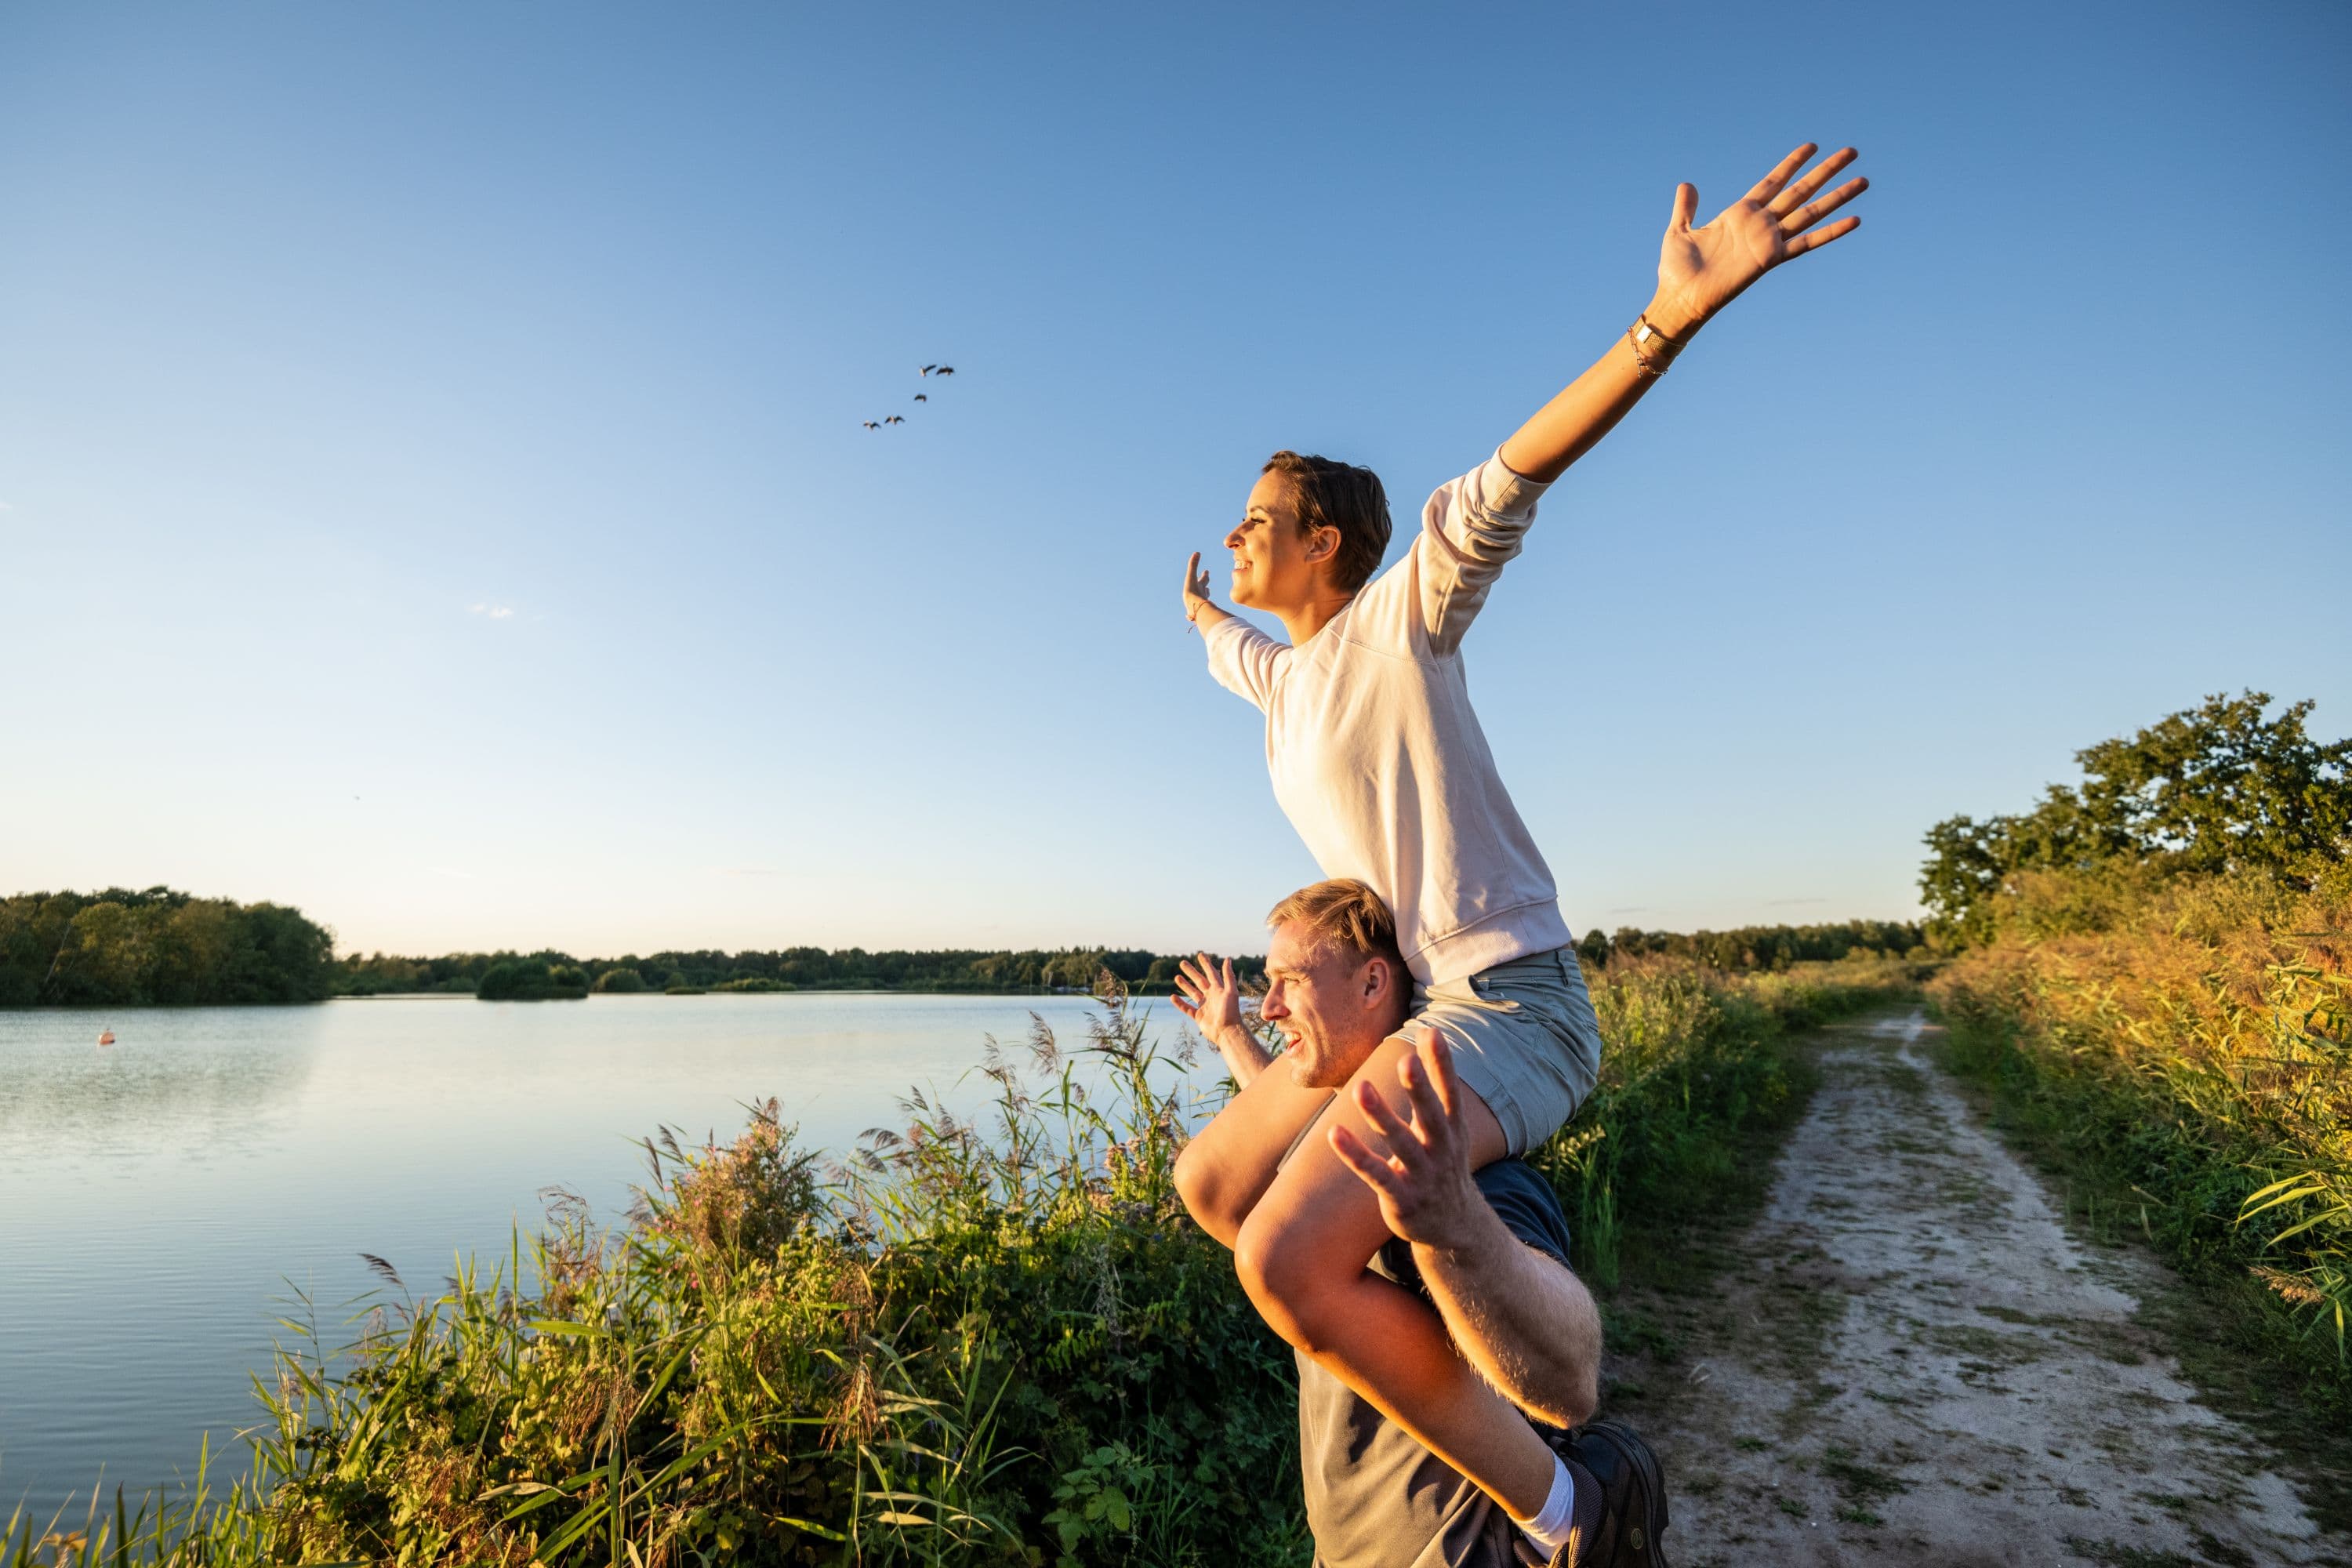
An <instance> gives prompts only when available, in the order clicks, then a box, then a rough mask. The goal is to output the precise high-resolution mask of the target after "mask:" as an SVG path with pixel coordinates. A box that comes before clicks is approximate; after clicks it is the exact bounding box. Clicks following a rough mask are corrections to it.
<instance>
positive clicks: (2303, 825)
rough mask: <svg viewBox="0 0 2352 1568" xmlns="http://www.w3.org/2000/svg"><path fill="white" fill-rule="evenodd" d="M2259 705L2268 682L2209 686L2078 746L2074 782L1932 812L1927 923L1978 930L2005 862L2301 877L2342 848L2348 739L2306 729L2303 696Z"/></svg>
mask: <svg viewBox="0 0 2352 1568" xmlns="http://www.w3.org/2000/svg"><path fill="white" fill-rule="evenodd" d="M2270 706H2271V699H2270V696H2269V694H2268V693H2266V692H2260V691H2248V692H2245V693H2242V695H2240V696H2237V697H2234V698H2233V697H2227V696H2214V697H2209V698H2207V699H2206V700H2205V701H2204V703H2203V704H2202V705H2201V706H2200V707H2196V708H2190V709H2184V710H2181V711H2180V712H2178V713H2172V714H2168V715H2167V716H2166V717H2165V718H2163V719H2160V720H2158V721H2157V722H2156V723H2154V724H2151V725H2149V726H2148V727H2147V729H2145V730H2142V731H2139V732H2138V733H2137V734H2136V735H2133V736H2130V737H2129V738H2127V739H2123V740H2114V741H2103V742H2099V743H2098V744H2097V745H2095V746H2089V747H2086V748H2084V750H2082V751H2080V752H2076V753H2074V757H2075V761H2077V762H2078V763H2081V764H2082V767H2083V782H2082V784H2080V785H2079V786H2076V787H2069V786H2067V785H2063V784H2053V785H2052V786H2050V788H2049V789H2048V790H2047V791H2045V792H2044V794H2043V795H2042V802H2041V804H2040V805H2036V806H2035V807H2034V808H2033V809H2032V811H2029V812H2025V813H2023V814H2021V815H2018V816H1993V817H1988V818H1987V819H1985V820H1984V821H1982V822H1979V821H1977V820H1976V819H1975V818H1973V817H1969V816H1952V817H1947V818H1946V819H1945V820H1943V821H1942V822H1939V823H1937V824H1936V826H1933V827H1931V828H1929V829H1928V830H1927V848H1928V852H1929V853H1928V858H1927V864H1926V865H1925V866H1923V867H1922V868H1921V869H1920V873H1919V892H1920V896H1921V899H1922V900H1923V901H1924V902H1925V903H1926V904H1927V907H1928V909H1929V910H1932V911H1933V913H1934V917H1935V918H1934V920H1933V921H1931V929H1933V930H1934V931H1936V932H1937V934H1938V935H1939V936H1942V937H1945V938H1947V939H1958V940H1960V941H1963V942H1981V941H1983V940H1985V939H1986V938H1987V937H1988V936H1989V935H1990V933H1991V931H1992V928H1993V926H1994V925H1995V924H1996V923H1997V921H1998V917H1999V911H2000V897H2001V895H2002V893H2003V890H2004V889H2005V888H2006V887H2007V885H2008V883H2009V879H2011V877H2013V876H2014V875H2015V874H2016V873H2018V872H2020V871H2026V870H2042V869H2063V868H2085V867H2089V866H2094V865H2097V864H2100V863H2102V862H2109V861H2125V862H2131V863H2136V864H2143V865H2154V866H2155V867H2156V868H2158V870H2159V871H2161V872H2163V873H2168V874H2169V873H2179V872H2189V873H2194V872H2221V871H2235V870H2261V871H2266V872H2269V873H2271V874H2273V875H2275V876H2279V877H2282V878H2284V879H2287V880H2289V881H2292V882H2294V883H2295V884H2297V885H2299V886H2302V887H2305V888H2308V887H2309V886H2310V885H2311V881H2312V879H2313V877H2314V876H2315V874H2316V873H2317V871H2318V869H2319V868H2320V867H2321V866H2322V865H2324V864H2326V863H2329V862H2333V861H2339V860H2341V859H2342V858H2344V856H2345V854H2346V852H2347V849H2352V740H2342V741H2335V742H2318V741H2315V740H2313V739H2312V738H2311V736H2310V735H2309V734H2308V733H2307V732H2306V731H2305V727H2304V721H2305V719H2306V718H2307V717H2308V716H2309V715H2310V713H2311V710H2312V707H2313V704H2312V703H2311V702H2310V701H2308V700H2305V701H2302V702H2293V703H2289V704H2288V705H2287V706H2286V707H2285V708H2284V709H2282V710H2280V711H2279V713H2278V715H2277V716H2276V717H2275V718H2273V717H2269V716H2268V714H2269V710H2270Z"/></svg>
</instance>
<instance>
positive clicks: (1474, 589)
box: [1412, 452, 1549, 654]
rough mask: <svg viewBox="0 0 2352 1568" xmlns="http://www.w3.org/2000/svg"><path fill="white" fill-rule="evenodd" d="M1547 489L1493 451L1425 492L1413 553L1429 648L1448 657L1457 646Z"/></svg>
mask: <svg viewBox="0 0 2352 1568" xmlns="http://www.w3.org/2000/svg"><path fill="white" fill-rule="evenodd" d="M1548 488H1549V487H1548V486H1547V485H1546V484H1544V483H1542V482H1540V481H1538V480H1535V479H1528V478H1527V477H1526V476H1524V475H1521V474H1516V473H1513V472H1512V471H1511V468H1510V467H1509V465H1507V464H1506V463H1505V462H1504V461H1503V458H1502V454H1501V453H1499V452H1497V453H1496V455H1495V456H1494V457H1491V458H1487V459H1486V461H1485V462H1484V463H1481V464H1480V465H1479V466H1478V467H1476V468H1473V469H1471V470H1470V471H1469V472H1468V473H1466V474H1465V475H1463V476H1462V477H1461V478H1460V479H1452V480H1449V481H1447V482H1446V483H1444V484H1442V485H1440V486H1438V487H1437V489H1435V490H1433V491H1432V492H1431V494H1430V498H1429V504H1428V505H1426V506H1424V507H1423V508H1422V511H1421V534H1420V537H1418V538H1417V539H1415V540H1414V541H1413V542H1412V548H1413V552H1414V553H1415V555H1416V556H1417V557H1418V558H1419V561H1420V565H1421V574H1420V575H1421V615H1422V624H1423V626H1425V627H1426V628H1427V630H1428V633H1429V642H1430V647H1431V648H1432V649H1433V651H1435V652H1437V653H1439V654H1450V653H1452V652H1453V651H1454V649H1455V648H1457V647H1461V646H1462V634H1463V633H1464V632H1466V631H1468V630H1469V629H1470V623H1471V621H1472V620H1473V619H1475V617H1476V616H1477V614H1478V611H1479V609H1480V608H1481V607H1482V606H1483V605H1485V604H1486V595H1487V592H1488V590H1490V589H1492V588H1493V587H1494V585H1495V579H1496V578H1497V577H1499V576H1501V575H1502V574H1503V567H1504V566H1505V564H1506V563H1508V562H1509V561H1510V559H1511V557H1512V556H1514V555H1517V553H1518V552H1519V549H1520V547H1521V546H1522V545H1523V544H1525V543H1526V542H1527V536H1528V527H1529V526H1530V525H1531V524H1532V523H1533V522H1534V521H1535V520H1536V501H1537V499H1538V497H1540V496H1541V495H1542V494H1543V492H1544V491H1545V489H1548Z"/></svg>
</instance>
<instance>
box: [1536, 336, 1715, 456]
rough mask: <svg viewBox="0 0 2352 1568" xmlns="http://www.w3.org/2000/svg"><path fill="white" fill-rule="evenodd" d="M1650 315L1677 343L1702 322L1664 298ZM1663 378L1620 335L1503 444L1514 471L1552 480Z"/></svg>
mask: <svg viewBox="0 0 2352 1568" xmlns="http://www.w3.org/2000/svg"><path fill="white" fill-rule="evenodd" d="M1644 313H1645V314H1646V315H1647V316H1648V317H1649V321H1650V324H1651V325H1652V326H1654V327H1655V328H1656V329H1657V330H1658V331H1661V332H1664V334H1665V335H1666V336H1668V337H1670V338H1673V339H1675V340H1676V341H1677V342H1679V341H1682V340H1685V339H1687V338H1688V337H1689V336H1690V334H1691V333H1693V332H1695V331H1697V330H1698V329H1699V326H1700V324H1701V323H1700V322H1699V321H1698V320H1697V319H1696V317H1694V316H1692V315H1691V314H1690V312H1689V310H1688V309H1687V308H1685V307H1684V306H1682V305H1681V304H1679V303H1677V302H1675V301H1673V300H1667V299H1664V298H1663V297H1661V298H1659V299H1654V300H1652V301H1651V302H1650V305H1649V308H1648V310H1646V311H1645V312H1644ZM1657 379H1658V378H1657V377H1656V376H1654V375H1651V374H1647V373H1645V372H1644V371H1643V368H1642V362H1641V360H1640V358H1639V357H1638V356H1637V355H1636V354H1635V353H1633V344H1632V343H1631V342H1628V341H1627V340H1626V336H1625V334H1624V333H1622V332H1620V333H1618V334H1617V341H1616V342H1613V343H1611V344H1610V345H1609V352H1608V353H1604V354H1602V355H1601V357H1600V358H1599V359H1598V360H1595V361H1594V362H1593V363H1592V368H1591V369H1590V370H1588V371H1586V372H1585V373H1584V374H1582V375H1580V376H1578V377H1577V378H1576V379H1575V380H1574V381H1572V382H1570V384H1568V385H1567V387H1566V388H1564V389H1563V390H1562V391H1561V392H1560V394H1559V396H1557V397H1555V398H1553V399H1552V400H1551V401H1550V402H1549V403H1547V404H1545V405H1543V406H1542V407H1541V408H1539V409H1538V410H1536V412H1535V415H1534V416H1533V417H1531V418H1529V419H1528V422H1527V423H1526V424H1524V425H1522V426H1519V428H1518V429H1517V432H1516V433H1514V434H1513V435H1512V437H1511V438H1510V439H1509V440H1507V441H1506V442H1504V443H1503V461H1504V463H1505V464H1506V465H1507V466H1508V467H1509V468H1510V470H1511V471H1512V472H1513V473H1515V474H1522V475H1525V476H1526V477H1527V478H1528V479H1540V480H1542V481H1544V482H1546V483H1549V482H1550V481H1551V480H1553V479H1558V478H1559V476H1560V475H1562V474H1563V473H1566V472H1567V471H1568V468H1569V465H1570V464H1571V463H1573V462H1575V461H1576V459H1577V458H1581V457H1582V456H1584V454H1585V453H1587V452H1589V451H1591V449H1592V448H1593V447H1594V446H1595V445H1596V444H1597V443H1598V442H1599V441H1600V439H1601V437H1603V436H1606V435H1607V434H1609V432H1610V431H1611V430H1612V429H1613V428H1615V426H1616V424H1617V421H1619V420H1620V419H1622V418H1624V417H1625V416H1626V415H1627V414H1629V413H1631V412H1632V411H1633V405H1635V404H1636V403H1639V402H1641V401H1642V395H1643V393H1645V392H1647V391H1649V390H1650V387H1651V385H1652V384H1654V382H1656V380H1657Z"/></svg>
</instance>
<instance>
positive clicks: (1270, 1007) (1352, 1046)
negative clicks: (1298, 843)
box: [1259, 921, 1406, 1089]
mask: <svg viewBox="0 0 2352 1568" xmlns="http://www.w3.org/2000/svg"><path fill="white" fill-rule="evenodd" d="M1402 979H1403V976H1402V975H1401V974H1400V973H1397V971H1396V967H1395V966H1394V965H1393V964H1391V963H1390V962H1389V961H1388V960H1387V959H1384V958H1365V957H1362V956H1360V955H1359V954H1356V953H1352V952H1346V951H1345V950H1343V949H1342V948H1340V947H1339V946H1337V945H1335V944H1318V942H1317V940H1316V938H1315V936H1314V934H1313V933H1312V932H1310V931H1307V930H1305V929H1304V928H1302V927H1301V926H1299V925H1298V924H1297V922H1295V921H1294V922H1290V923H1286V924H1284V925H1278V926H1276V927H1275V928H1274V935H1273V938H1272V940H1271V941H1269V942H1267V944H1266V951H1265V981H1266V989H1265V1001H1264V1002H1263V1003H1261V1004H1260V1005H1259V1011H1260V1013H1261V1015H1262V1016H1264V1017H1265V1020H1266V1022H1268V1023H1270V1024H1273V1025H1274V1026H1276V1027H1277V1028H1279V1029H1280V1030H1281V1031H1282V1034H1283V1037H1284V1039H1285V1040H1286V1042H1287V1043H1288V1047H1287V1049H1286V1050H1285V1051H1284V1053H1283V1058H1282V1059H1283V1060H1284V1061H1285V1062H1287V1063H1288V1064H1289V1065H1290V1072H1291V1076H1292V1078H1293V1079H1296V1080H1297V1083H1298V1084H1299V1086H1300V1087H1301V1088H1305V1089H1339V1088H1340V1087H1341V1086H1343V1085H1345V1084H1346V1083H1347V1081H1348V1080H1349V1079H1350V1078H1352V1077H1354V1076H1355V1072H1356V1069H1357V1068H1360V1067H1361V1066H1363V1065H1364V1059H1365V1058H1367V1057H1370V1055H1371V1054H1372V1052H1373V1050H1374V1049H1375V1048H1377V1047H1379V1045H1380V1043H1381V1041H1382V1040H1384V1039H1386V1038H1388V1037H1389V1036H1390V1035H1391V1034H1392V1033H1394V1032H1395V1031H1396V1030H1397V1029H1398V1028H1399V1027H1401V1026H1402V1025H1403V1023H1404V1002H1405V1000H1406V994H1405V993H1404V991H1403V989H1402V986H1401V984H1400V982H1402Z"/></svg>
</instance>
